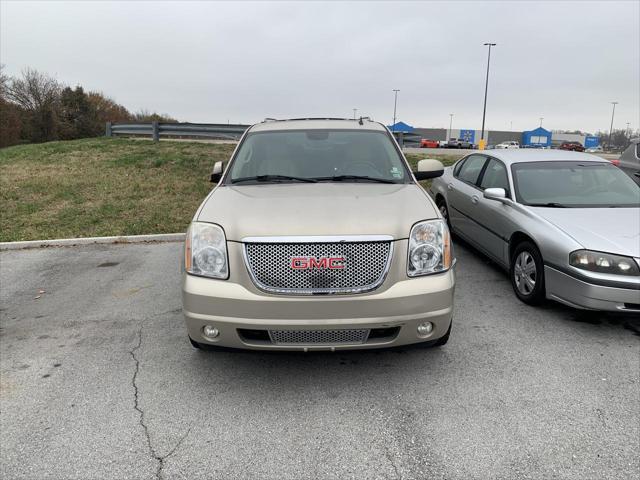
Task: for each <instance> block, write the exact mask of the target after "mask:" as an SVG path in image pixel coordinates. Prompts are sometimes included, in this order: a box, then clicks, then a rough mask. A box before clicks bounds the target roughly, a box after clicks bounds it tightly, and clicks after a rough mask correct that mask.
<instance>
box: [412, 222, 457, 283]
mask: <svg viewBox="0 0 640 480" xmlns="http://www.w3.org/2000/svg"><path fill="white" fill-rule="evenodd" d="M450 267H451V236H450V235H449V228H447V224H446V223H445V222H444V220H427V221H426V222H420V223H416V224H415V225H414V226H413V228H412V229H411V234H410V235H409V249H408V258H407V275H409V276H410V277H417V276H419V275H429V274H431V273H439V272H444V271H446V270H448V269H449V268H450Z"/></svg>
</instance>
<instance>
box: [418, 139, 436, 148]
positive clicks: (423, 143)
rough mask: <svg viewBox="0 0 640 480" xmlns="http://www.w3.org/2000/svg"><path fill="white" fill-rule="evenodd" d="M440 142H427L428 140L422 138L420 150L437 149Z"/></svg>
mask: <svg viewBox="0 0 640 480" xmlns="http://www.w3.org/2000/svg"><path fill="white" fill-rule="evenodd" d="M439 147H440V142H438V140H429V139H428V138H423V139H422V140H420V148H439Z"/></svg>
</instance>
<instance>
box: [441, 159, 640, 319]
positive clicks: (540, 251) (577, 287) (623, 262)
mask: <svg viewBox="0 0 640 480" xmlns="http://www.w3.org/2000/svg"><path fill="white" fill-rule="evenodd" d="M430 193H431V195H432V196H433V197H434V199H435V201H436V204H437V205H438V208H439V209H440V211H441V212H442V215H443V216H444V217H445V218H446V219H447V221H448V223H449V227H450V229H451V230H452V231H453V232H454V233H455V234H457V235H459V236H460V237H461V238H462V239H464V240H466V241H467V242H468V243H470V244H471V245H473V246H474V247H476V248H477V249H478V250H480V251H481V252H483V253H484V254H486V255H487V256H488V257H490V258H491V259H492V260H494V261H495V262H496V263H498V264H499V265H501V266H502V267H503V268H505V269H506V270H509V277H510V279H511V283H512V285H513V289H514V292H515V294H516V295H517V297H518V298H519V299H520V300H522V301H523V302H526V303H529V304H536V303H540V302H541V301H542V300H543V299H545V298H549V299H553V300H556V301H558V302H561V303H564V304H566V305H569V306H572V307H575V308H582V309H590V310H605V311H617V312H635V313H640V188H639V187H638V185H636V184H635V183H634V182H633V181H632V180H631V179H630V178H629V177H628V176H626V175H625V174H624V173H622V172H621V171H620V170H619V169H618V168H616V167H614V166H613V165H611V163H610V162H608V161H606V160H603V159H602V158H600V157H597V156H594V155H589V154H585V153H577V152H564V151H559V150H550V151H543V150H492V151H491V152H486V153H473V154H471V155H468V156H466V157H464V158H462V159H460V160H459V161H458V162H457V163H456V164H455V165H453V166H452V167H449V168H447V169H445V173H444V175H443V176H442V177H440V178H436V179H434V180H433V183H432V185H431V187H430Z"/></svg>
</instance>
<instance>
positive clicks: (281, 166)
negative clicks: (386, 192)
mask: <svg viewBox="0 0 640 480" xmlns="http://www.w3.org/2000/svg"><path fill="white" fill-rule="evenodd" d="M310 180H314V181H327V182H329V181H342V182H380V183H407V182H410V181H411V176H410V174H409V172H408V171H407V169H406V167H405V164H404V161H403V160H402V158H401V156H400V154H399V153H398V151H397V150H396V148H395V146H394V144H393V143H392V141H391V139H390V138H389V136H388V135H387V134H386V132H376V131H353V130H305V131H299V130H294V131H277V132H274V131H271V132H256V133H250V134H248V135H247V137H246V138H245V140H244V141H243V142H242V144H241V145H240V147H239V149H238V152H237V154H236V156H235V159H234V161H233V162H232V165H231V171H230V174H229V176H228V177H227V179H226V180H225V183H238V184H251V183H258V182H261V183H265V182H268V183H276V182H277V183H283V182H287V183H288V182H308V181H310Z"/></svg>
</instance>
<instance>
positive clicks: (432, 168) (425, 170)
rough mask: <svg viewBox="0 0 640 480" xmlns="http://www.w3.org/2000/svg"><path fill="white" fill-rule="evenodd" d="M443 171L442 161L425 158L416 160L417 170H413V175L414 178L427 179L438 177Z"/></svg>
mask: <svg viewBox="0 0 640 480" xmlns="http://www.w3.org/2000/svg"><path fill="white" fill-rule="evenodd" d="M443 173H444V166H443V165H442V162H439V161H438V160H432V159H430V158H426V159H424V160H420V161H419V162H418V171H417V172H413V175H414V176H415V177H416V180H428V179H429V178H436V177H440V176H442V174H443Z"/></svg>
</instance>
